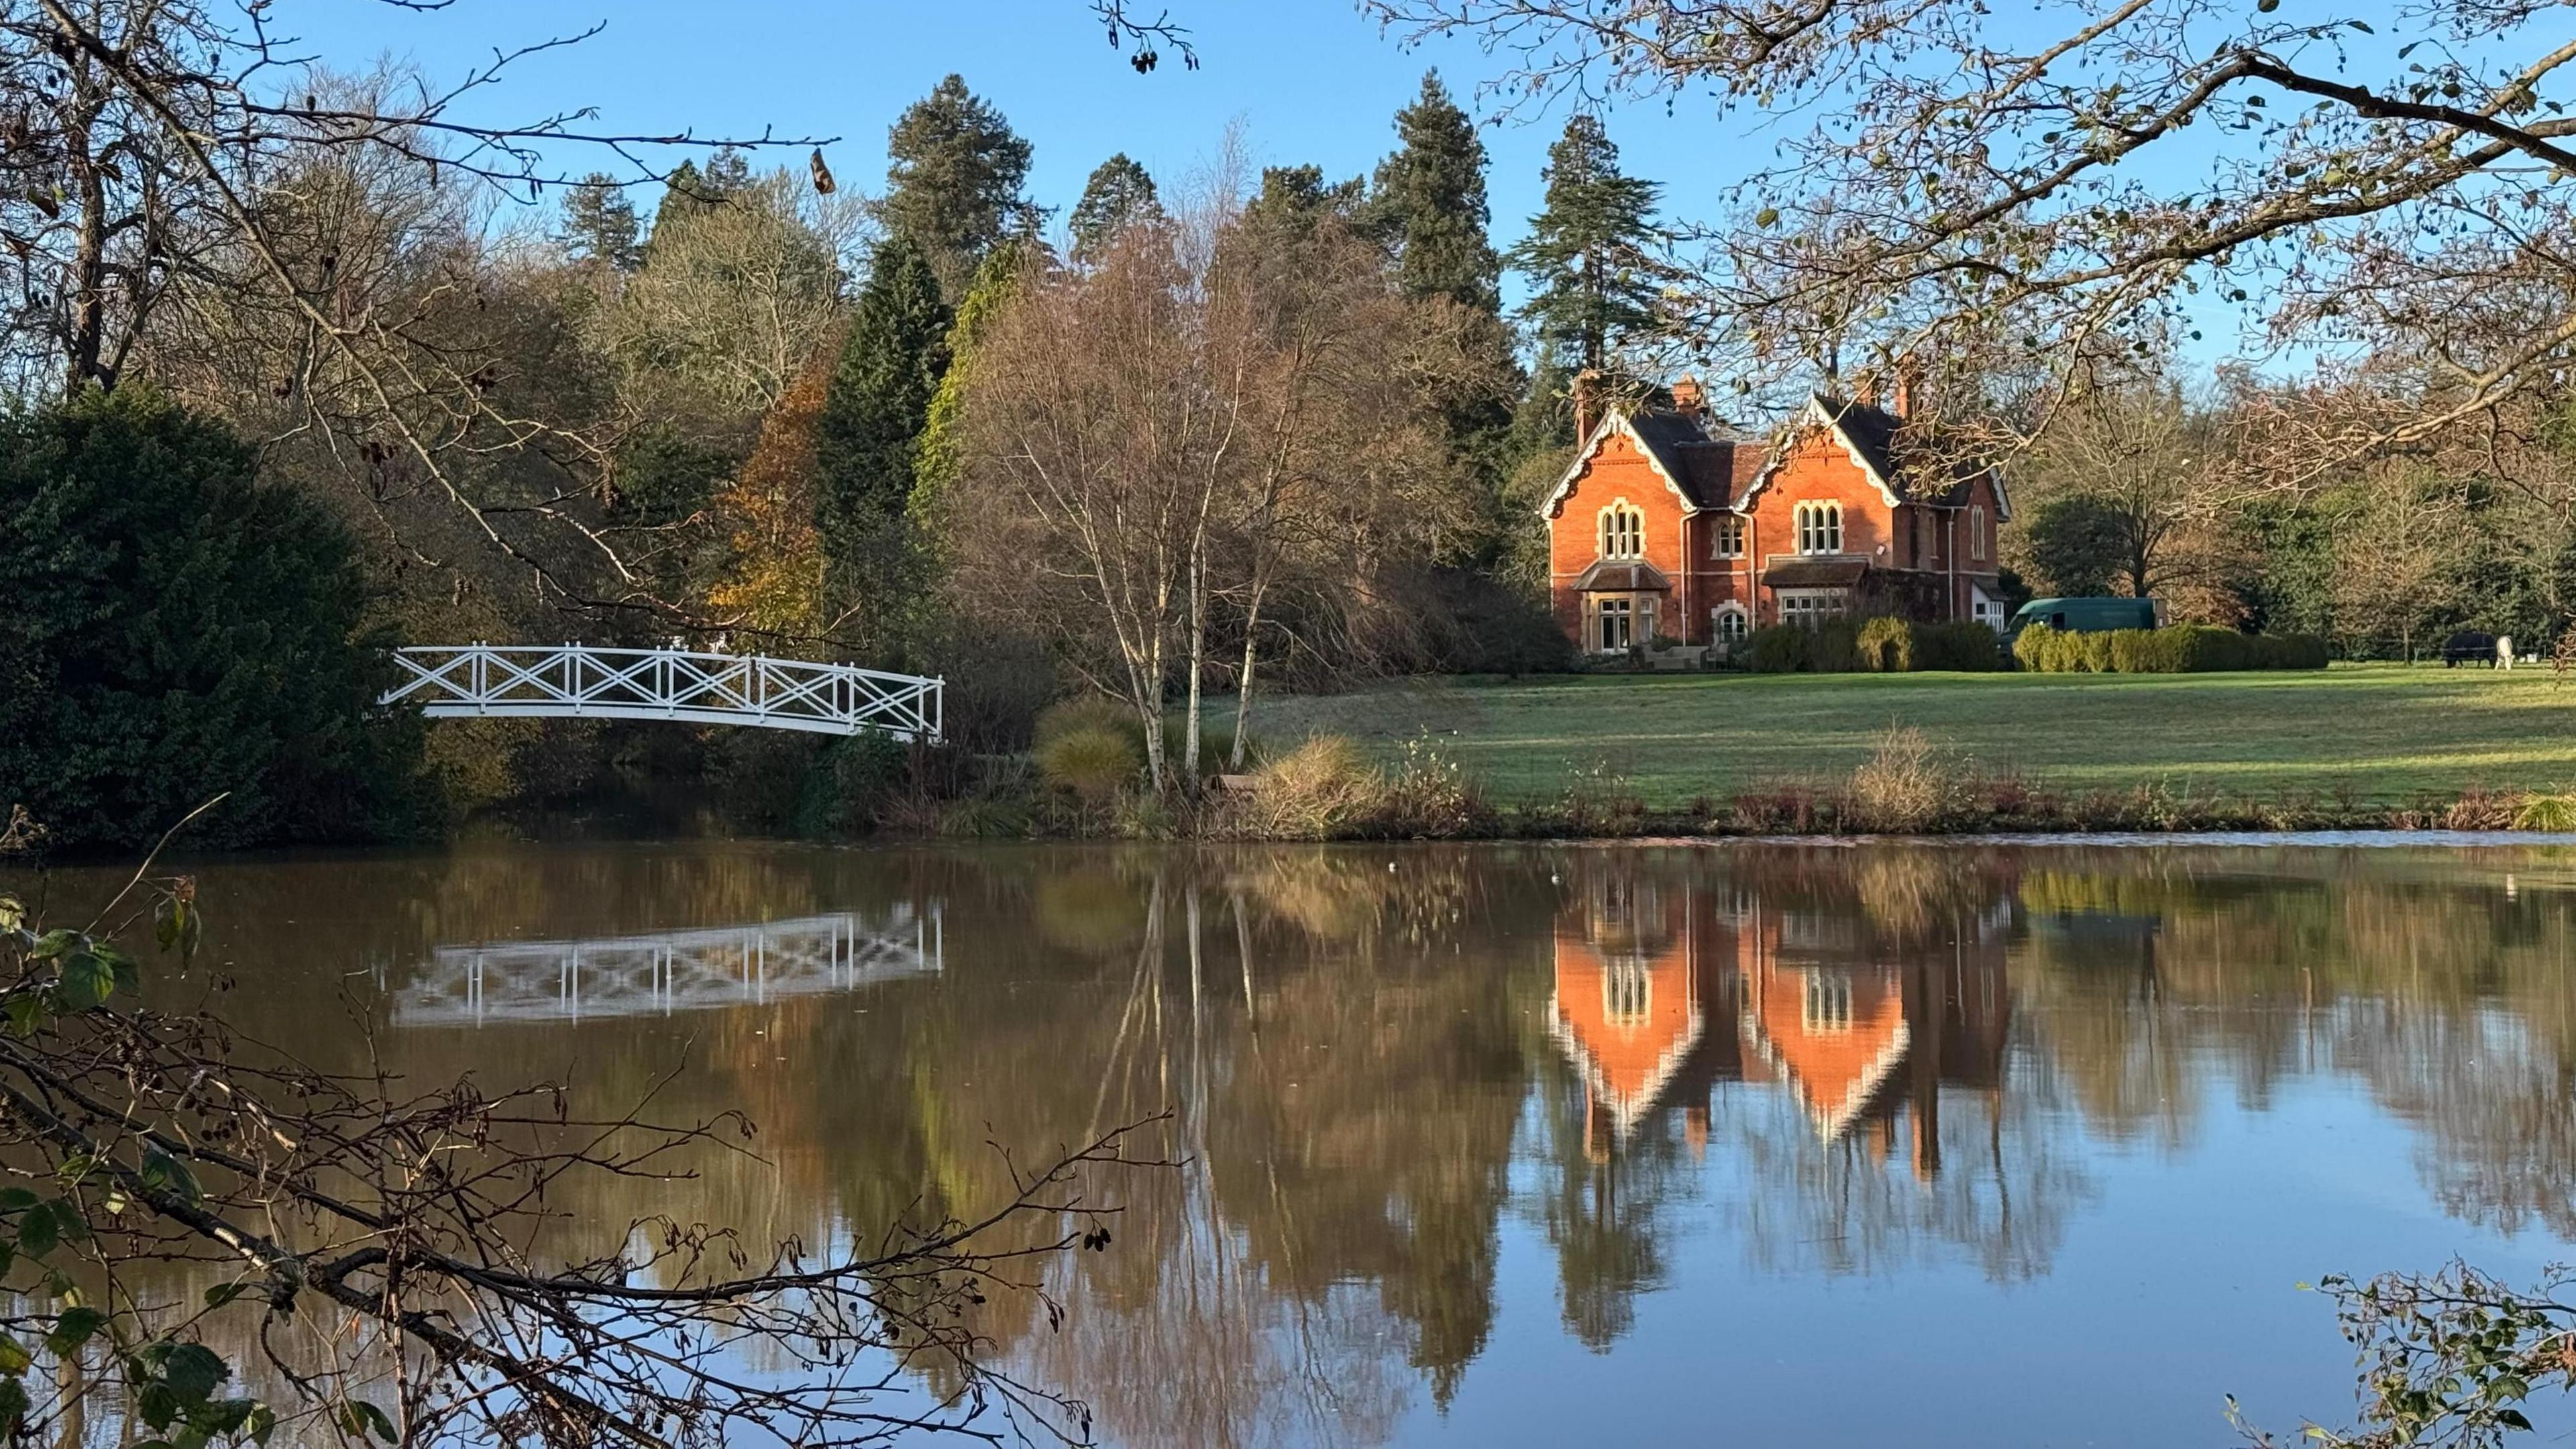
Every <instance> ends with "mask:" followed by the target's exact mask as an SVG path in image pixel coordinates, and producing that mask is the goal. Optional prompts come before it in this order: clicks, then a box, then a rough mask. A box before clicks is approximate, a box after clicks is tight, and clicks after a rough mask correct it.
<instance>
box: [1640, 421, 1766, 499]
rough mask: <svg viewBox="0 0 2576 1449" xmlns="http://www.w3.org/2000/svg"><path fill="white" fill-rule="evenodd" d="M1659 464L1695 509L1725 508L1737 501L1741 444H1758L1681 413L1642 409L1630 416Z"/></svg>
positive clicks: (1754, 445)
mask: <svg viewBox="0 0 2576 1449" xmlns="http://www.w3.org/2000/svg"><path fill="white" fill-rule="evenodd" d="M1628 426H1629V427H1631V428H1633V429H1635V430H1636V434H1637V437H1638V439H1639V441H1641V442H1643V443H1644V444H1645V446H1646V451H1647V452H1649V453H1651V454H1653V455H1654V459H1655V462H1656V464H1657V466H1659V467H1661V468H1662V469H1663V470H1664V472H1665V473H1667V474H1669V475H1671V477H1672V479H1673V481H1674V482H1675V483H1677V484H1679V485H1680V486H1681V490H1682V492H1683V493H1685V494H1687V495H1689V497H1690V501H1691V506H1692V507H1694V508H1725V507H1728V506H1730V505H1732V504H1733V502H1734V501H1735V454H1736V450H1737V448H1738V447H1740V446H1741V447H1752V448H1755V449H1756V450H1757V451H1758V447H1759V445H1757V444H1752V443H1750V442H1748V441H1746V440H1744V439H1740V438H1737V437H1734V436H1733V435H1731V434H1729V433H1727V432H1725V431H1724V430H1723V429H1720V430H1717V431H1711V430H1710V429H1709V428H1708V427H1706V426H1705V425H1703V424H1702V423H1701V422H1700V420H1699V419H1697V418H1693V417H1686V416H1684V415H1682V414H1680V413H1666V412H1649V411H1646V410H1643V409H1640V410H1639V411H1637V412H1633V413H1630V414H1629V415H1628Z"/></svg>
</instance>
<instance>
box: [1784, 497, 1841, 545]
mask: <svg viewBox="0 0 2576 1449" xmlns="http://www.w3.org/2000/svg"><path fill="white" fill-rule="evenodd" d="M1791 517H1792V518H1793V519H1794V520H1795V521H1796V523H1797V528H1798V534H1797V541H1798V552H1800V553H1811V554H1812V553H1841V552H1842V551H1843V506H1842V505H1841V504H1839V503H1817V502H1808V503H1801V504H1799V505H1798V506H1797V508H1796V509H1794V510H1793V511H1792V513H1791Z"/></svg>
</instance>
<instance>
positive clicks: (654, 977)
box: [393, 902, 946, 1027]
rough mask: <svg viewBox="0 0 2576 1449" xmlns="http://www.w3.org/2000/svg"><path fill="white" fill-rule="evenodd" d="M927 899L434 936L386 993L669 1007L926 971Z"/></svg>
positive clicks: (542, 1004)
mask: <svg viewBox="0 0 2576 1449" xmlns="http://www.w3.org/2000/svg"><path fill="white" fill-rule="evenodd" d="M945 945H946V932H945V929H944V927H943V925H942V922H941V919H940V910H939V906H938V905H937V904H936V903H935V902H934V903H933V904H931V905H930V906H929V907H928V908H927V909H926V910H917V909H915V908H914V907H912V906H910V905H899V906H896V907H895V908H894V909H893V910H892V911H890V912H884V913H879V914H875V915H868V916H863V915H860V914H857V913H854V912H843V913H838V914H833V915H823V916H807V917H803V918H801V919H797V920H788V921H762V922H756V923H747V924H743V925H736V926H713V927H703V928H696V929H688V930H673V931H661V932H654V933H651V934H646V935H637V936H614V937H603V938H596V939H591V940H581V941H569V940H568V941H493V942H482V943H478V944H474V945H459V946H440V947H437V948H436V949H435V950H433V951H432V952H431V953H430V957H429V959H428V960H427V961H424V962H421V963H419V964H418V965H417V966H415V967H414V968H413V969H412V971H411V973H410V978H409V980H408V981H407V982H406V983H405V984H404V985H403V986H402V987H401V988H400V989H398V990H397V991H396V992H395V993H394V995H393V1019H394V1024H395V1025H397V1026H405V1027H421V1026H483V1025H487V1024H498V1023H505V1022H546V1021H578V1020H582V1019H584V1018H588V1017H605V1016H644V1015H660V1016H668V1015H671V1014H672V1013H674V1012H679V1011H697V1010H703V1009H708V1008H722V1007H740V1006H755V1005H763V1004H766V1003H769V1002H772V1001H778V1000H783V999H785V998H788V997H793V996H810V995H814V994H817V993H821V992H831V991H853V990H857V989H859V988H862V987H868V986H874V985H877V984H879V983H882V982H887V981H895V980H900V979H902V978H905V977H911V976H925V975H930V976H935V975H937V974H938V973H939V968H940V963H941V956H942V954H943V951H944V948H945Z"/></svg>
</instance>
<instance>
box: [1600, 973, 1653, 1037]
mask: <svg viewBox="0 0 2576 1449" xmlns="http://www.w3.org/2000/svg"><path fill="white" fill-rule="evenodd" d="M1654 1010H1655V973H1654V971H1653V970H1652V969H1651V968H1649V967H1648V966H1647V964H1646V963H1645V962H1643V961H1638V960H1633V959H1614V960H1612V961H1610V962H1609V963H1607V964H1606V965H1605V966H1604V967H1603V969H1602V972H1601V1017H1602V1020H1604V1021H1607V1022H1608V1023H1609V1024H1610V1025H1612V1026H1624V1027H1639V1026H1643V1025H1645V1024H1646V1019H1647V1018H1648V1017H1650V1016H1652V1015H1653V1014H1654Z"/></svg>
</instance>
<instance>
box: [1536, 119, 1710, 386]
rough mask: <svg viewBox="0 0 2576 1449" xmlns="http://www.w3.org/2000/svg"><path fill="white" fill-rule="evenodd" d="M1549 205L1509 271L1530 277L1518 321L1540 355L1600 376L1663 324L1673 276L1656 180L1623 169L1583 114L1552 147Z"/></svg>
mask: <svg viewBox="0 0 2576 1449" xmlns="http://www.w3.org/2000/svg"><path fill="white" fill-rule="evenodd" d="M1545 174H1546V178H1547V207H1546V209H1545V210H1543V211H1541V212H1540V213H1539V214H1538V215H1537V216H1534V217H1532V218H1530V234H1529V238H1528V239H1527V240H1525V241H1523V242H1522V243H1521V244H1520V245H1519V246H1517V247H1514V248H1513V249H1512V257H1511V261H1512V267H1513V269H1514V270H1516V271H1519V272H1521V273H1522V274H1524V275H1526V276H1527V277H1528V278H1529V279H1530V286H1531V290H1532V295H1531V297H1530V300H1529V302H1528V303H1527V304H1526V305H1524V306H1523V307H1522V308H1521V315H1522V316H1523V317H1524V318H1526V319H1528V320H1529V321H1530V322H1531V323H1532V324H1534V325H1535V326H1536V327H1537V329H1538V342H1539V350H1540V351H1541V353H1543V354H1544V355H1545V356H1547V357H1548V358H1550V359H1552V360H1555V361H1558V362H1562V363H1564V364H1566V365H1567V366H1570V367H1578V368H1587V369H1594V370H1599V369H1602V368H1605V367H1607V366H1608V364H1609V361H1610V355H1611V352H1612V351H1613V349H1614V348H1616V347H1617V345H1618V344H1619V343H1621V342H1622V341H1624V340H1626V339H1628V338H1631V337H1633V336H1635V335H1637V334H1640V333H1644V332H1648V331H1651V330H1652V329H1653V328H1654V327H1655V326H1656V321H1657V317H1656V311H1657V309H1656V304H1657V302H1658V301H1659V300H1660V298H1661V296H1662V291H1663V285H1664V283H1665V282H1666V281H1668V280H1669V279H1670V278H1671V277H1672V276H1673V275H1674V273H1673V270H1672V268H1671V267H1670V266H1669V265H1667V264H1666V263H1665V262H1664V261H1663V260H1662V258H1661V256H1660V255H1659V252H1660V249H1661V246H1662V243H1663V240H1664V235H1663V232H1662V231H1661V229H1660V228H1658V227H1657V226H1656V225H1655V220H1654V214H1655V201H1656V196H1657V193H1658V192H1659V191H1660V189H1661V188H1659V187H1658V186H1656V184H1655V183H1654V182H1651V181H1647V180H1643V179H1641V178H1638V177H1633V176H1623V175H1621V174H1620V173H1619V148H1618V147H1616V146H1614V145H1612V144H1611V143H1610V136H1609V133H1608V132H1606V131H1604V130H1603V129H1602V127H1601V122H1600V119H1599V118H1598V117H1595V116H1592V115H1588V114H1582V113H1578V114H1576V115H1575V116H1574V118H1573V119H1572V120H1569V121H1567V122H1566V123H1565V134H1564V135H1563V136H1562V137H1560V138H1559V139H1558V140H1557V142H1556V144H1555V145H1553V146H1550V147H1548V149H1547V170H1546V173H1545Z"/></svg>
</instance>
